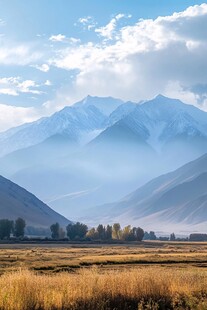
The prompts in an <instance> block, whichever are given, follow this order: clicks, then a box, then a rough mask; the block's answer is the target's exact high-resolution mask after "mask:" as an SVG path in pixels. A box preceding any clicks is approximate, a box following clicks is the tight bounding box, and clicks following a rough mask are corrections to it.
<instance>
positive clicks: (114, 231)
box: [0, 217, 207, 241]
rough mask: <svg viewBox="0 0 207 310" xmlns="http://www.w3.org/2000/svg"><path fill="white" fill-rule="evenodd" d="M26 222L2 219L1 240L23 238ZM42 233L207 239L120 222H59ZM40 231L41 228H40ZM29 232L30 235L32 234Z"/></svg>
mask: <svg viewBox="0 0 207 310" xmlns="http://www.w3.org/2000/svg"><path fill="white" fill-rule="evenodd" d="M25 228H26V222H25V220H24V219H22V218H20V217H19V218H17V219H16V220H15V221H12V220H8V219H0V240H3V239H10V237H11V235H12V236H13V237H14V238H23V237H24V236H25ZM36 230H37V229H36V228H33V227H28V231H27V233H26V234H27V235H28V233H29V232H30V233H31V235H32V233H34V232H35V234H36ZM40 231H41V232H42V235H44V233H45V231H47V235H48V234H49V232H50V234H49V235H50V237H51V238H52V239H54V240H60V239H67V240H71V241H76V240H77V241H111V240H120V241H142V240H160V241H207V234H199V233H194V234H190V236H189V237H186V238H177V237H176V236H175V234H174V233H172V234H170V236H169V237H159V238H158V237H157V236H156V235H155V233H154V232H153V231H150V232H146V231H145V232H144V230H143V229H142V228H141V227H131V225H127V226H125V227H124V228H123V229H122V228H121V225H120V224H119V223H114V224H113V225H105V226H104V225H102V224H99V225H98V226H97V227H93V228H90V229H89V228H88V226H87V225H85V224H83V223H80V222H77V223H73V224H68V225H67V226H66V229H63V228H62V227H60V224H59V223H55V224H52V225H51V226H50V228H48V229H43V228H42V229H40ZM38 232H39V228H38ZM30 233H29V235H30Z"/></svg>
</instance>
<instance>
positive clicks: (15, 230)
mask: <svg viewBox="0 0 207 310" xmlns="http://www.w3.org/2000/svg"><path fill="white" fill-rule="evenodd" d="M25 227H26V222H25V220H23V219H22V218H20V217H19V218H17V219H16V220H15V221H11V220H8V219H1V220H0V239H9V238H10V236H11V234H13V236H14V237H16V238H20V237H24V232H25V231H24V230H25Z"/></svg>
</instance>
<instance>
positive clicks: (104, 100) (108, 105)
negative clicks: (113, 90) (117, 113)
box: [73, 95, 124, 116]
mask: <svg viewBox="0 0 207 310" xmlns="http://www.w3.org/2000/svg"><path fill="white" fill-rule="evenodd" d="M123 103H124V102H123V101H122V100H121V99H116V98H112V97H97V96H91V95H88V96H87V97H85V98H84V99H82V100H81V101H79V102H77V103H75V104H74V105H73V106H74V107H82V106H85V107H87V106H94V107H96V108H97V109H99V110H100V111H101V112H102V113H103V114H104V115H106V116H109V115H110V114H111V113H112V112H113V111H114V110H115V109H116V108H118V107H119V106H120V105H121V104H123Z"/></svg>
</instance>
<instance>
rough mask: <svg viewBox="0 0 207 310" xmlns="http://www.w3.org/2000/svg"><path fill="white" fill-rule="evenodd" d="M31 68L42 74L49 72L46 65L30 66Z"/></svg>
mask: <svg viewBox="0 0 207 310" xmlns="http://www.w3.org/2000/svg"><path fill="white" fill-rule="evenodd" d="M31 67H34V68H36V69H38V70H40V71H42V72H48V71H49V70H50V67H49V66H48V64H42V65H31Z"/></svg>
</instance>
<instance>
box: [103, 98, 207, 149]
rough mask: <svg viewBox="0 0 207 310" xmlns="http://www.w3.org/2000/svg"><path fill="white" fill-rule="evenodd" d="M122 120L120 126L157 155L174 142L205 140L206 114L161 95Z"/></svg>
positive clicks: (133, 109) (138, 106)
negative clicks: (141, 140)
mask: <svg viewBox="0 0 207 310" xmlns="http://www.w3.org/2000/svg"><path fill="white" fill-rule="evenodd" d="M121 107H122V106H120V107H119V108H118V109H121ZM130 108H131V104H130ZM118 109H117V110H118ZM117 110H116V111H117ZM116 111H114V112H113V113H112V114H115V113H116ZM123 116H124V117H123V118H122V119H120V120H119V125H120V126H122V125H124V126H125V127H127V128H130V129H131V130H132V131H133V132H134V133H135V134H137V135H138V136H139V137H142V138H143V140H144V141H145V142H146V143H148V144H149V145H150V146H151V147H152V148H153V149H155V150H156V151H160V149H163V148H164V146H165V144H167V143H170V142H173V140H175V139H179V138H184V139H191V138H195V137H197V138H200V139H202V138H204V140H205V139H206V138H207V113H206V112H203V111H201V110H199V109H197V108H196V107H194V106H191V105H187V104H184V103H182V102H181V101H180V100H175V99H170V98H166V97H164V96H161V95H158V96H157V97H155V98H154V99H152V100H150V101H147V102H144V103H143V104H141V105H137V106H136V107H135V108H133V107H132V112H131V113H127V115H123ZM111 117H112V115H111ZM114 126H117V125H116V124H115V125H114ZM101 135H103V133H102V134H101ZM97 139H98V137H97Z"/></svg>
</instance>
